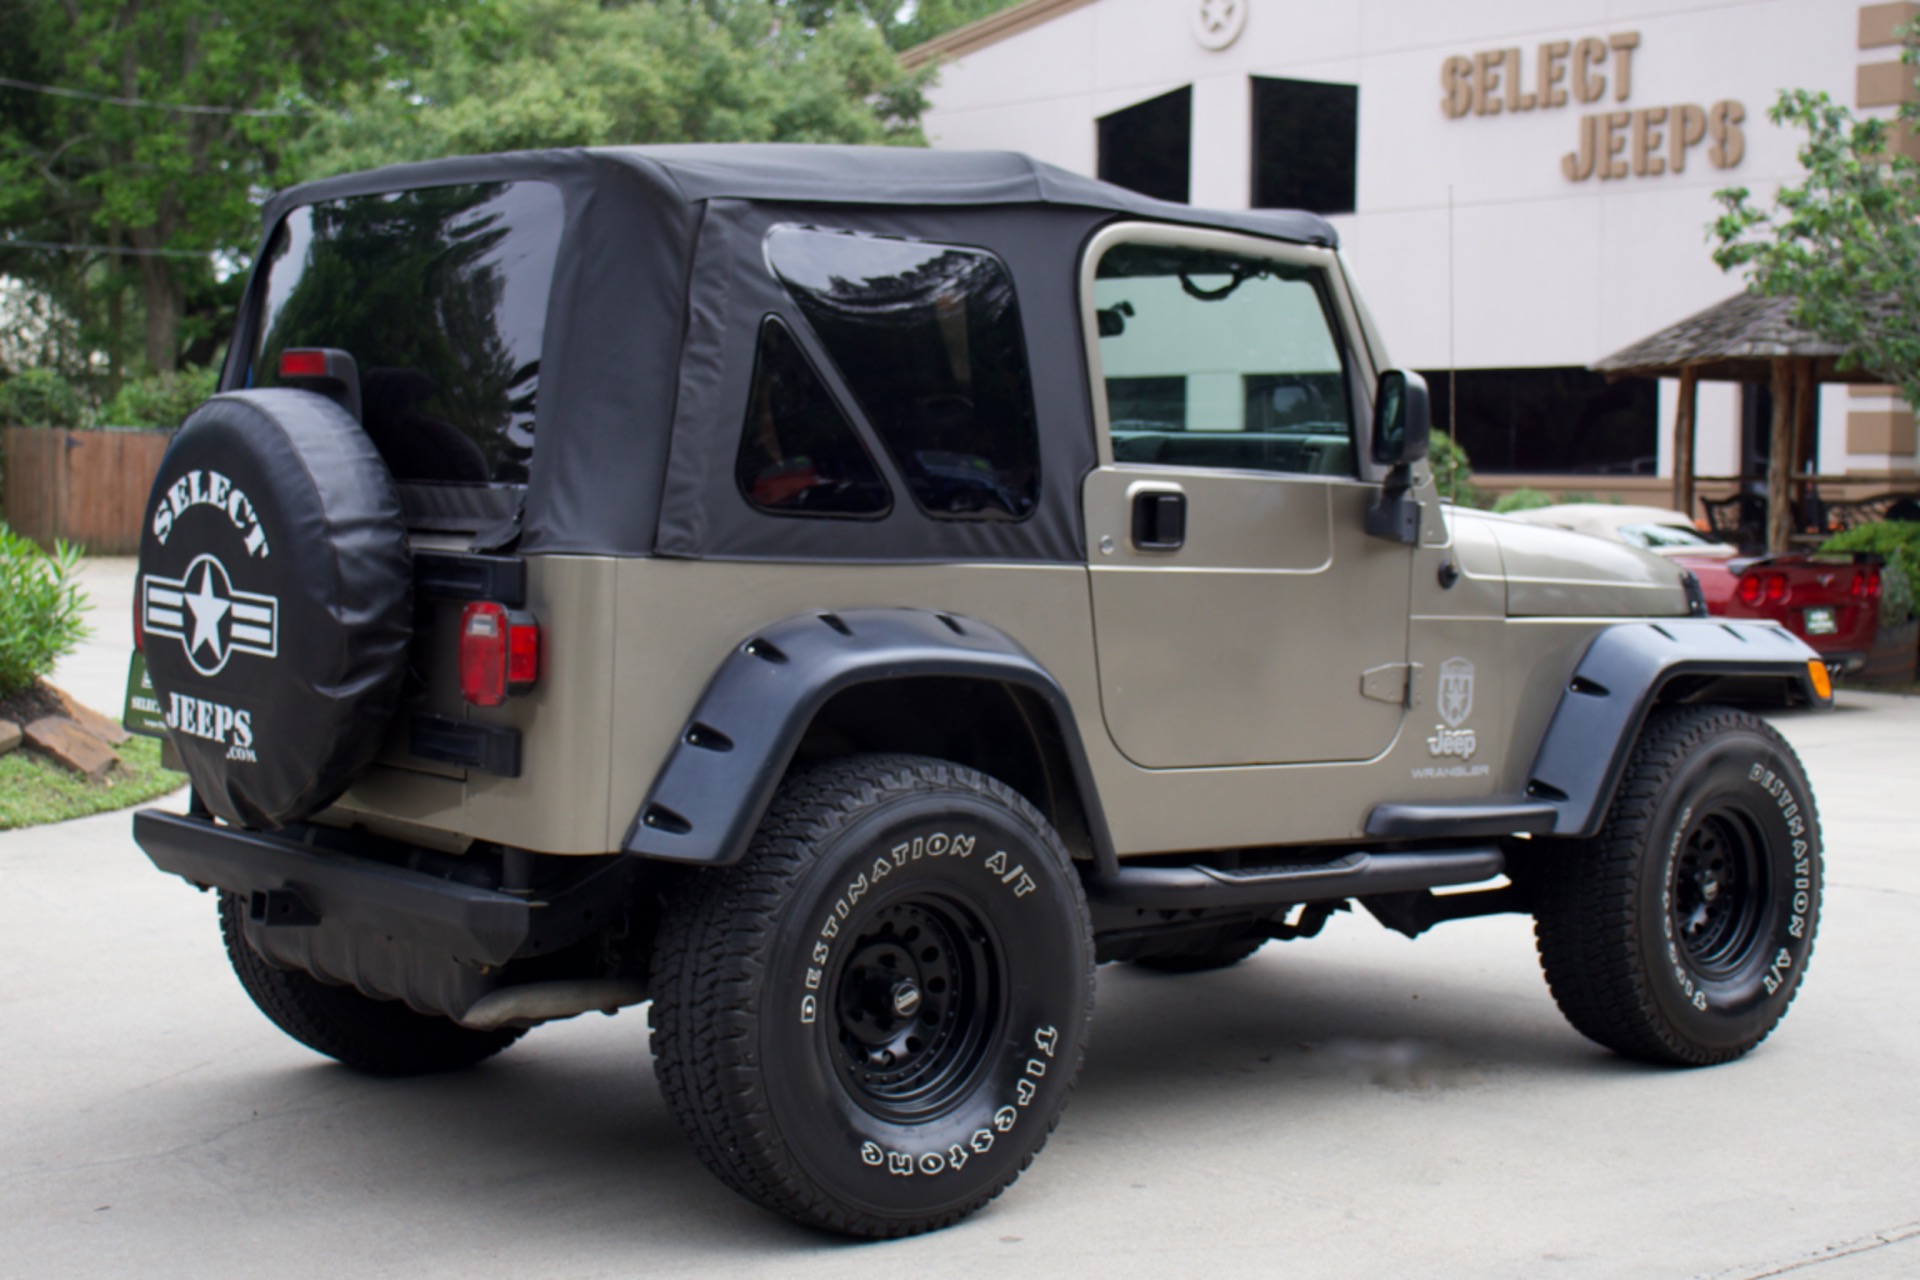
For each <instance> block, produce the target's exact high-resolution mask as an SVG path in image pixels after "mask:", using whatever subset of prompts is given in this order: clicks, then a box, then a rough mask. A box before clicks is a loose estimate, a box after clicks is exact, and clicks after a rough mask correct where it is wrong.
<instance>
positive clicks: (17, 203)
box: [0, 0, 449, 371]
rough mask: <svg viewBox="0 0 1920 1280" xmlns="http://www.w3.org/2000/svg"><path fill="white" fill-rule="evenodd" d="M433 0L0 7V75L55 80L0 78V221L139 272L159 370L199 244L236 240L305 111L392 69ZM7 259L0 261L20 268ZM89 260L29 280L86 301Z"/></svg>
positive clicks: (93, 278) (73, 1)
mask: <svg viewBox="0 0 1920 1280" xmlns="http://www.w3.org/2000/svg"><path fill="white" fill-rule="evenodd" d="M448 8H449V5H447V4H442V3H436V2H435V0H329V3H327V4H324V5H297V4H296V5H289V4H285V3H281V2H279V0H0V29H4V30H5V31H6V32H7V37H8V38H7V40H6V41H4V42H0V44H4V46H5V48H6V53H5V54H4V63H3V64H0V65H4V66H5V67H6V74H8V75H9V76H10V77H12V78H14V79H17V80H23V81H26V82H29V83H31V84H38V85H44V86H50V87H51V88H53V89H55V90H60V91H63V92H58V93H44V92H35V91H31V90H24V89H20V88H13V87H9V88H6V89H0V93H3V94H4V95H5V101H6V108H7V109H6V111H5V113H4V115H0V227H4V228H7V229H9V230H10V231H12V232H13V236H14V238H16V239H35V238H37V239H43V240H49V241H55V242H61V243H78V244H105V245H107V246H109V247H110V249H112V250H116V251H118V252H110V253H108V254H105V255H102V262H103V263H104V265H105V266H106V267H107V268H108V271H109V274H111V273H113V272H119V273H125V274H127V275H128V276H130V277H131V278H132V279H134V280H137V282H138V297H139V300H140V304H141V306H140V311H141V313H142V318H143V324H144V331H145V334H144V342H143V344H142V347H143V351H144V355H145V357H146V361H147V363H148V364H149V365H150V366H151V367H152V368H153V369H155V370H160V371H165V370H169V369H172V368H173V367H174V366H175V364H176V363H177V362H178V359H179V356H180V346H181V341H182V337H183V334H182V322H183V320H184V318H185V316H186V314H187V310H188V304H189V300H190V298H191V297H192V296H193V295H194V294H195V292H196V291H204V290H205V289H206V288H207V287H208V286H210V285H212V284H214V283H215V282H214V280H213V268H212V261H213V259H212V255H213V254H214V253H215V252H216V251H219V250H223V249H225V250H240V251H244V250H245V249H246V248H248V247H250V245H251V242H252V240H253V238H254V236H255V234H256V230H255V227H256V218H257V215H256V212H255V206H254V199H255V196H256V194H257V191H258V190H259V189H260V188H262V187H265V186H272V185H275V184H277V183H279V182H281V181H283V180H284V177H285V171H284V168H283V165H282V158H283V156H284V154H285V152H286V149H287V147H288V145H289V144H290V143H291V142H292V141H293V140H294V139H295V138H296V137H297V136H298V135H299V133H300V132H301V130H302V128H303V127H304V124H305V122H306V120H307V118H308V117H309V115H310V114H311V113H312V112H314V111H316V110H318V109H320V108H322V107H323V106H324V105H325V104H327V103H329V102H331V101H333V100H334V99H335V98H336V97H337V96H338V94H339V92H340V91H341V90H342V88H343V87H344V86H347V85H350V84H354V83H357V82H360V81H364V80H368V79H371V78H373V77H375V76H378V75H380V74H382V73H383V71H384V70H385V69H386V68H387V66H389V65H390V64H392V63H398V62H403V61H404V60H405V58H406V57H407V55H408V54H409V53H410V52H411V51H412V50H413V49H415V48H416V40H415V35H414V33H415V32H416V31H417V30H418V28H419V27H420V25H421V23H422V21H423V20H424V19H425V18H426V17H427V16H428V15H429V14H432V13H438V12H441V11H444V10H446V9H448ZM188 108H195V109H192V110H189V109H188ZM19 256H21V255H20V254H19V253H18V252H15V253H10V254H9V261H7V262H6V263H5V264H3V269H5V270H7V271H8V272H9V273H18V272H21V271H23V270H25V271H29V272H31V271H32V270H33V269H34V268H33V266H32V265H31V264H29V265H27V266H25V267H23V266H22V265H21V263H19V262H16V261H13V260H12V259H14V258H17V257H19ZM96 265H101V264H98V263H96V264H86V263H82V264H80V267H79V269H76V264H75V263H74V262H72V261H71V260H60V259H55V260H54V261H53V262H51V263H50V264H47V265H45V266H44V267H43V271H42V274H43V276H47V277H53V276H60V277H63V278H62V279H57V280H54V279H50V280H49V283H50V285H52V286H53V287H57V288H64V289H65V291H66V292H67V293H68V294H69V295H71V296H72V297H73V299H74V302H75V303H77V305H79V306H80V307H82V309H85V307H86V305H87V298H86V295H87V292H88V290H89V289H90V288H98V287H100V286H101V285H102V283H103V282H102V281H101V280H100V279H99V278H98V273H97V272H94V271H92V270H91V269H90V268H91V267H92V266H96ZM104 283H105V284H106V285H107V286H108V287H111V286H112V284H113V283H114V282H113V281H112V280H107V281H105V282H104ZM111 318H112V317H109V319H111Z"/></svg>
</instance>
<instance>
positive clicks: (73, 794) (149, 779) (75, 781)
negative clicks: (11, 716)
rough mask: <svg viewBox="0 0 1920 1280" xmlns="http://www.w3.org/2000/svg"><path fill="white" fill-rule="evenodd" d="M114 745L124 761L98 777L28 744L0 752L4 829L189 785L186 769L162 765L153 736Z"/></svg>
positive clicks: (82, 814) (113, 805)
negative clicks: (90, 776) (179, 770)
mask: <svg viewBox="0 0 1920 1280" xmlns="http://www.w3.org/2000/svg"><path fill="white" fill-rule="evenodd" d="M116 750H118V751H119V753H120V760H121V763H120V764H118V765H116V766H115V767H114V768H113V770H112V771H111V772H109V773H108V774H107V776H106V778H105V780H103V781H100V782H93V781H91V780H89V779H87V778H83V777H81V776H80V775H79V774H77V773H69V772H67V771H66V770H65V769H62V768H61V767H60V766H59V765H57V764H55V763H53V761H51V760H49V759H47V758H46V757H45V756H42V755H40V754H38V753H36V752H32V751H28V750H26V749H25V748H21V749H20V750H17V751H9V752H8V753H7V754H6V755H4V756H0V831H7V830H11V829H12V828H14V827H37V826H39V825H40V824H41V823H43V822H64V821H65V820H66V819H68V818H83V817H85V816H86V815H87V814H90V813H105V812H106V811H107V810H109V809H124V808H126V807H127V806H129V805H135V804H139V803H140V802H141V801H143V800H151V799H153V798H154V797H155V796H163V795H166V794H167V793H168V792H169V791H174V790H177V789H179V788H180V787H183V786H185V785H186V784H187V776H186V775H185V774H183V773H175V772H173V770H171V769H162V768H161V767H160V743H159V741H158V740H157V739H155V738H131V739H129V740H128V741H127V742H126V743H125V744H124V745H122V746H120V747H118V748H116Z"/></svg>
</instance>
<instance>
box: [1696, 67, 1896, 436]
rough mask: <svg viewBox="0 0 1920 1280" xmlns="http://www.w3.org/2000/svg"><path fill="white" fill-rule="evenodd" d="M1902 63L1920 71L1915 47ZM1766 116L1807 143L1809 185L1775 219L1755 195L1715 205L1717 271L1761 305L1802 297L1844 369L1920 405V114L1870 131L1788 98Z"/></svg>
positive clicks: (1779, 199) (1818, 96)
mask: <svg viewBox="0 0 1920 1280" xmlns="http://www.w3.org/2000/svg"><path fill="white" fill-rule="evenodd" d="M1911 38H1912V37H1911V35H1910V36H1909V39H1910V40H1911ZM1904 60H1905V61H1906V62H1907V64H1908V66H1909V67H1911V66H1913V64H1914V61H1915V50H1914V49H1913V47H1912V46H1911V45H1909V47H1908V49H1907V51H1906V53H1905V54H1904ZM1767 116H1768V118H1769V119H1771V120H1772V121H1773V122H1774V123H1775V124H1780V125H1786V126H1789V127H1791V128H1794V129H1797V130H1799V131H1800V132H1802V133H1803V134H1804V135H1805V141H1804V142H1803V144H1802V145H1801V147H1800V151H1799V155H1800V164H1801V166H1802V168H1803V169H1804V170H1805V176H1804V178H1803V180H1802V181H1800V182H1798V183H1789V184H1787V185H1785V186H1783V187H1781V189H1780V190H1779V192H1778V193H1777V194H1776V195H1775V196H1774V198H1773V202H1772V204H1771V205H1770V206H1765V207H1763V206H1762V205H1760V204H1759V203H1757V202H1756V201H1755V200H1754V198H1753V194H1752V192H1750V191H1749V190H1748V189H1747V188H1745V187H1734V188H1729V189H1727V190H1724V191H1721V192H1719V193H1717V198H1718V199H1719V201H1720V203H1721V205H1722V212H1721V214H1720V216H1719V218H1718V219H1716V220H1715V221H1714V223H1713V225H1712V229H1711V230H1712V235H1713V238H1714V240H1715V242H1716V244H1715V248H1714V251H1713V257H1714V261H1715V262H1717V263H1718V264H1719V265H1720V267H1721V269H1722V270H1727V271H1734V270H1745V271H1746V273H1747V279H1748V286H1749V288H1751V289H1753V290H1754V291H1756V292H1758V293H1762V294H1766V295H1770V296H1789V297H1792V298H1793V299H1794V300H1795V307H1794V316H1795V319H1796V320H1798V321H1799V322H1800V323H1801V324H1803V325H1805V326H1806V327H1807V328H1808V329H1810V330H1812V331H1813V332H1814V333H1816V334H1818V335H1820V336H1821V337H1822V338H1825V339H1826V340H1828V341H1830V342H1833V343H1837V344H1839V345H1841V346H1844V347H1845V348H1846V350H1847V352H1848V355H1847V356H1846V357H1845V358H1844V360H1843V365H1844V366H1845V367H1857V368H1862V369H1866V370H1868V371H1870V372H1871V373H1873V374H1874V375H1875V376H1877V377H1882V378H1885V379H1886V380H1887V381H1889V382H1892V383H1896V384H1898V385H1899V387H1900V388H1901V391H1902V393H1903V394H1904V395H1905V396H1906V398H1907V400H1908V402H1909V403H1911V404H1920V164H1916V163H1915V162H1914V161H1913V160H1911V159H1908V158H1907V157H1906V156H1904V155H1901V154H1899V153H1898V151H1897V149H1896V148H1895V146H1894V143H1895V141H1896V138H1897V137H1900V136H1910V135H1909V133H1908V131H1910V130H1911V129H1912V128H1914V127H1915V126H1917V125H1920V108H1917V107H1916V106H1914V105H1911V104H1910V105H1908V106H1905V107H1902V108H1901V110H1900V117H1899V120H1898V121H1894V122H1890V121H1886V120H1876V119H1860V118H1857V117H1855V116H1854V114H1853V113H1852V112H1851V111H1849V110H1847V108H1845V107H1843V106H1840V105H1839V104H1837V103H1835V102H1834V101H1833V100H1832V99H1831V98H1829V97H1828V96H1827V95H1826V94H1825V93H1819V92H1813V91H1810V90H1806V89H1790V90H1786V91H1784V92H1782V93H1781V95H1780V98H1779V100H1778V101H1777V102H1775V103H1774V105H1773V106H1772V107H1771V108H1770V109H1769V110H1768V112H1767Z"/></svg>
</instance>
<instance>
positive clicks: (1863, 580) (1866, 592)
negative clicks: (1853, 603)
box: [1847, 569, 1880, 600]
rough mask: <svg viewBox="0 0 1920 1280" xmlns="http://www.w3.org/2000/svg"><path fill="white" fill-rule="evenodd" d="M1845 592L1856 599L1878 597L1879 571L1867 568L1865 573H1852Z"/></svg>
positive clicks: (1876, 598)
mask: <svg viewBox="0 0 1920 1280" xmlns="http://www.w3.org/2000/svg"><path fill="white" fill-rule="evenodd" d="M1847 594H1849V595H1851V596H1852V597H1853V598H1854V599H1856V600H1878V599H1879V598H1880V571H1879V570H1878V569H1869V570H1867V571H1866V572H1865V573H1856V574H1854V575H1853V581H1852V582H1851V583H1850V584H1848V587H1847Z"/></svg>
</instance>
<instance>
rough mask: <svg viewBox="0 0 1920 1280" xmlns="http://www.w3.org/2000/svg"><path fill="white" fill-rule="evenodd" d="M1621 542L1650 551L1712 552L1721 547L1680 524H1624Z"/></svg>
mask: <svg viewBox="0 0 1920 1280" xmlns="http://www.w3.org/2000/svg"><path fill="white" fill-rule="evenodd" d="M1620 540H1621V541H1622V542H1625V543H1627V544H1628V545H1629V546H1635V547H1642V548H1645V549H1646V550H1648V551H1711V550H1715V549H1717V548H1718V547H1719V546H1720V545H1721V544H1720V543H1717V542H1714V541H1713V540H1712V539H1710V538H1703V537H1701V536H1700V534H1699V533H1697V532H1696V531H1694V530H1692V529H1689V528H1687V527H1686V526H1685V525H1678V524H1623V525H1621V526H1620Z"/></svg>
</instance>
